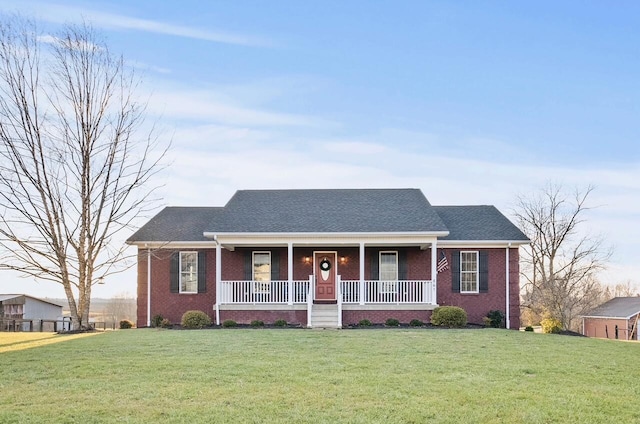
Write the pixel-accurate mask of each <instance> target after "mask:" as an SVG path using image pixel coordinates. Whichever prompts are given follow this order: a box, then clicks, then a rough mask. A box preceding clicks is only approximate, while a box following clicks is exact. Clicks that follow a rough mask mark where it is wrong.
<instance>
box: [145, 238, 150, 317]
mask: <svg viewBox="0 0 640 424" xmlns="http://www.w3.org/2000/svg"><path fill="white" fill-rule="evenodd" d="M144 246H145V247H146V248H147V327H151V249H150V248H149V246H148V245H146V244H145V245H144Z"/></svg>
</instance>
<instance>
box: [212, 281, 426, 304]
mask: <svg viewBox="0 0 640 424" xmlns="http://www.w3.org/2000/svg"><path fill="white" fill-rule="evenodd" d="M312 280H313V276H311V278H310V279H309V280H295V281H292V282H291V301H292V303H295V304H300V303H302V304H304V303H308V301H309V300H311V301H312V300H313V291H312V289H313V288H314V287H313V284H312ZM339 282H340V283H339V284H340V287H338V294H339V295H341V296H340V300H341V303H351V304H353V303H360V304H371V303H394V304H398V303H427V304H435V303H436V293H435V285H434V284H433V282H432V281H431V280H398V281H385V280H366V281H365V282H364V299H363V300H362V301H361V300H360V281H359V280H339ZM309 293H311V294H312V296H311V298H309V296H308V294H309ZM219 298H220V304H229V303H246V304H256V303H280V304H287V303H289V282H288V281H287V280H277V281H221V282H220V297H219Z"/></svg>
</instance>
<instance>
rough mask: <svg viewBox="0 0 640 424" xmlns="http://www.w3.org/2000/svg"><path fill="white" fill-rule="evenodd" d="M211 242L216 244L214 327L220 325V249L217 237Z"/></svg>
mask: <svg viewBox="0 0 640 424" xmlns="http://www.w3.org/2000/svg"><path fill="white" fill-rule="evenodd" d="M213 241H214V242H215V243H216V306H215V308H216V325H220V298H221V297H222V293H220V279H221V278H222V268H221V264H222V258H221V256H222V249H220V243H219V242H218V236H215V235H214V236H213Z"/></svg>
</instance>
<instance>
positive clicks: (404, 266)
mask: <svg viewBox="0 0 640 424" xmlns="http://www.w3.org/2000/svg"><path fill="white" fill-rule="evenodd" d="M409 238H413V239H409ZM363 239H365V240H363ZM214 240H216V242H217V243H216V293H217V296H216V304H215V311H216V321H217V323H218V324H220V323H221V319H220V311H231V310H235V311H238V310H243V311H251V310H255V311H260V310H262V311H265V310H272V311H278V310H279V311H287V310H289V311H299V312H300V313H301V312H302V311H306V315H307V319H306V325H307V326H310V327H311V326H314V325H313V324H314V322H318V319H316V318H317V317H315V314H319V313H320V312H319V311H320V310H328V311H330V312H326V314H330V315H332V316H333V315H335V317H336V320H335V326H342V316H343V311H344V310H350V311H353V310H377V309H386V310H395V309H397V310H431V309H433V308H434V307H435V306H437V298H436V293H437V282H436V275H437V272H436V266H437V253H436V252H437V241H436V237H433V236H432V237H424V236H421V237H417V236H416V235H410V236H408V235H403V236H399V235H398V236H396V237H393V238H389V237H385V238H384V239H380V238H376V237H369V238H368V239H367V238H366V237H359V238H358V239H357V240H355V239H354V237H353V236H339V235H335V236H333V237H331V238H327V237H323V239H322V240H314V239H313V238H311V237H306V238H303V237H299V239H298V238H296V237H293V236H292V237H290V238H289V239H288V240H282V238H281V237H278V239H277V240H274V239H273V237H271V238H270V237H266V236H265V237H261V238H257V237H255V235H254V236H252V237H251V238H250V239H242V238H241V237H238V235H233V237H231V236H224V235H216V236H215V238H214ZM223 251H224V254H223ZM239 258H242V259H239ZM240 260H242V268H243V272H242V273H240V272H239V271H238V270H237V269H238V268H239V264H238V262H239V261H240ZM225 262H226V264H225ZM267 265H268V266H267ZM234 266H235V269H236V271H235V272H232V271H231V270H229V268H233V267H234ZM240 274H242V275H240ZM238 277H240V278H238ZM243 277H244V278H243ZM283 277H284V278H283Z"/></svg>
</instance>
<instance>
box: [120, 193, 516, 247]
mask: <svg viewBox="0 0 640 424" xmlns="http://www.w3.org/2000/svg"><path fill="white" fill-rule="evenodd" d="M446 231H449V232H450V234H449V236H447V237H444V238H442V239H443V240H497V241H527V240H528V239H527V237H526V236H525V235H524V234H523V233H522V232H521V231H520V230H519V229H518V228H517V227H516V226H515V225H513V224H512V223H511V221H509V220H508V219H507V218H506V217H505V216H504V215H502V213H500V211H498V210H497V209H496V208H495V207H493V206H431V204H430V203H429V201H428V200H427V199H426V198H425V197H424V195H423V194H422V191H420V190H419V189H351V190H343V189H329V190H240V191H237V192H236V193H235V194H234V196H233V197H232V198H231V199H230V200H229V202H228V203H227V204H226V205H225V206H224V207H222V208H221V207H167V208H165V209H163V210H162V211H160V213H158V214H157V215H156V216H154V217H153V218H152V219H151V220H150V221H149V222H147V223H146V224H145V225H144V226H143V227H142V228H140V229H139V230H138V231H137V232H136V233H135V234H133V235H132V236H131V237H130V238H129V239H128V240H127V242H130V243H140V242H174V241H207V240H209V239H207V238H205V237H204V236H203V233H204V232H211V233H385V232H397V233H403V232H409V233H410V232H446Z"/></svg>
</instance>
